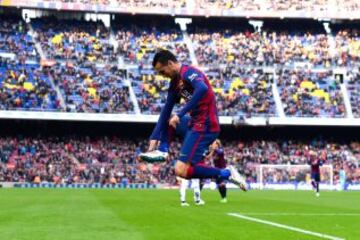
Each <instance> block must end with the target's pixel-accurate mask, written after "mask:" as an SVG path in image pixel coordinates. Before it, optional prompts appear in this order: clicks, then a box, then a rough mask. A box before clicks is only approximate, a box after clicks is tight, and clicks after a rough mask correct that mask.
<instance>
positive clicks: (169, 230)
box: [0, 189, 360, 240]
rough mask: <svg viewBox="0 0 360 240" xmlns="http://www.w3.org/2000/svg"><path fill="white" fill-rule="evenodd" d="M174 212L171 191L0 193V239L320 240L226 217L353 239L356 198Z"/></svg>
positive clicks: (245, 200)
mask: <svg viewBox="0 0 360 240" xmlns="http://www.w3.org/2000/svg"><path fill="white" fill-rule="evenodd" d="M187 194H188V195H187V197H188V199H189V201H188V202H189V203H191V206H190V207H187V208H184V207H180V203H179V196H178V191H176V190H107V189H102V190H95V189H77V190H75V189H1V190H0V239H4V240H5V239H6V240H17V239H19V240H20V239H31V240H33V239H36V240H42V239H49V240H58V239H59V240H60V239H64V240H73V239H86V240H88V239H101V240H106V239H111V240H114V239H121V240H132V239H136V240H138V239H154V240H155V239H156V240H158V239H166V240H168V239H172V240H173V239H174V240H175V239H179V240H180V239H181V240H184V239H186V240H188V239H209V240H210V239H231V240H233V239H301V240H303V239H322V238H319V237H315V236H309V235H305V234H302V233H298V232H292V231H289V230H286V229H280V228H276V227H273V226H268V225H264V224H261V223H256V222H251V221H247V220H243V219H239V218H235V217H232V216H228V215H226V214H227V213H229V212H233V213H241V214H244V215H246V213H281V214H284V213H302V214H304V213H311V214H316V213H331V214H339V213H341V214H343V213H352V214H354V213H355V214H357V213H359V214H358V215H352V216H306V215H300V216H296V215H295V216H292V215H291V216H289V215H248V216H251V217H255V218H259V219H262V220H268V221H272V222H276V223H280V224H285V225H289V226H292V227H297V228H301V229H305V230H309V231H313V232H319V233H323V234H328V235H333V236H337V237H341V238H345V239H360V225H359V223H360V204H359V203H360V192H321V196H320V197H319V198H316V197H315V195H314V193H313V192H310V191H250V192H247V193H242V192H241V191H237V190H233V191H232V190H230V191H229V192H228V195H229V196H228V200H229V202H228V203H227V204H221V203H219V200H220V199H219V194H218V192H216V191H210V190H205V191H204V192H203V194H202V198H203V199H204V200H205V201H206V205H205V206H195V205H194V204H193V201H192V199H193V196H192V192H190V191H188V192H187Z"/></svg>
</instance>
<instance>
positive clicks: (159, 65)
mask: <svg viewBox="0 0 360 240" xmlns="http://www.w3.org/2000/svg"><path fill="white" fill-rule="evenodd" d="M152 65H153V67H154V68H155V70H156V72H157V73H159V74H160V75H162V76H164V77H168V78H174V77H175V76H177V75H179V71H180V64H179V62H178V60H177V59H176V57H175V55H174V54H173V53H172V52H170V51H168V50H165V49H161V50H159V51H157V52H156V54H155V56H154V59H153V62H152Z"/></svg>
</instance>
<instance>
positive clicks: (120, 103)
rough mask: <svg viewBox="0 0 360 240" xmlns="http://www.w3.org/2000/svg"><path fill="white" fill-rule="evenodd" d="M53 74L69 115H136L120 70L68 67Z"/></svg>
mask: <svg viewBox="0 0 360 240" xmlns="http://www.w3.org/2000/svg"><path fill="white" fill-rule="evenodd" d="M51 74H53V78H54V81H55V83H56V84H57V85H58V86H59V89H60V92H61V93H62V95H63V96H64V99H65V104H66V111H69V112H95V113H133V110H134V107H133V103H132V101H131V100H130V96H129V86H127V84H125V82H124V80H125V76H124V73H123V72H122V71H120V70H118V68H117V67H116V66H110V65H107V66H105V67H103V68H99V67H96V66H95V65H94V64H93V65H91V66H88V67H78V66H75V65H73V64H69V63H68V64H65V65H62V66H56V67H54V68H53V69H52V71H51Z"/></svg>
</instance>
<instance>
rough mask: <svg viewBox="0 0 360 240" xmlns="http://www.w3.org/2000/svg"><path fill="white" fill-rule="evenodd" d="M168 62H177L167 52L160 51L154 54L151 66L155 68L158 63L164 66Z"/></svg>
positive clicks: (170, 53) (173, 56) (171, 54)
mask: <svg viewBox="0 0 360 240" xmlns="http://www.w3.org/2000/svg"><path fill="white" fill-rule="evenodd" d="M168 61H173V62H177V59H176V57H175V55H174V54H173V53H172V52H170V51H169V50H165V49H160V50H158V51H157V52H156V54H155V56H154V59H153V62H152V65H153V67H155V65H156V64H157V63H158V62H159V63H161V64H164V65H165V64H167V63H168Z"/></svg>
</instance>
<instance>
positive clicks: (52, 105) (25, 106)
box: [0, 59, 61, 111]
mask: <svg viewBox="0 0 360 240" xmlns="http://www.w3.org/2000/svg"><path fill="white" fill-rule="evenodd" d="M0 86H1V89H0V95H1V96H0V109H1V110H15V109H17V110H30V111H47V110H49V111H56V110H59V109H60V108H61V106H60V101H59V99H58V96H57V94H56V92H55V90H54V89H53V88H52V86H51V84H50V79H49V75H48V74H47V72H46V71H45V70H44V69H43V68H41V67H40V66H39V65H36V64H33V65H29V64H26V65H23V64H21V63H19V62H16V61H10V60H8V59H0Z"/></svg>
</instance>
